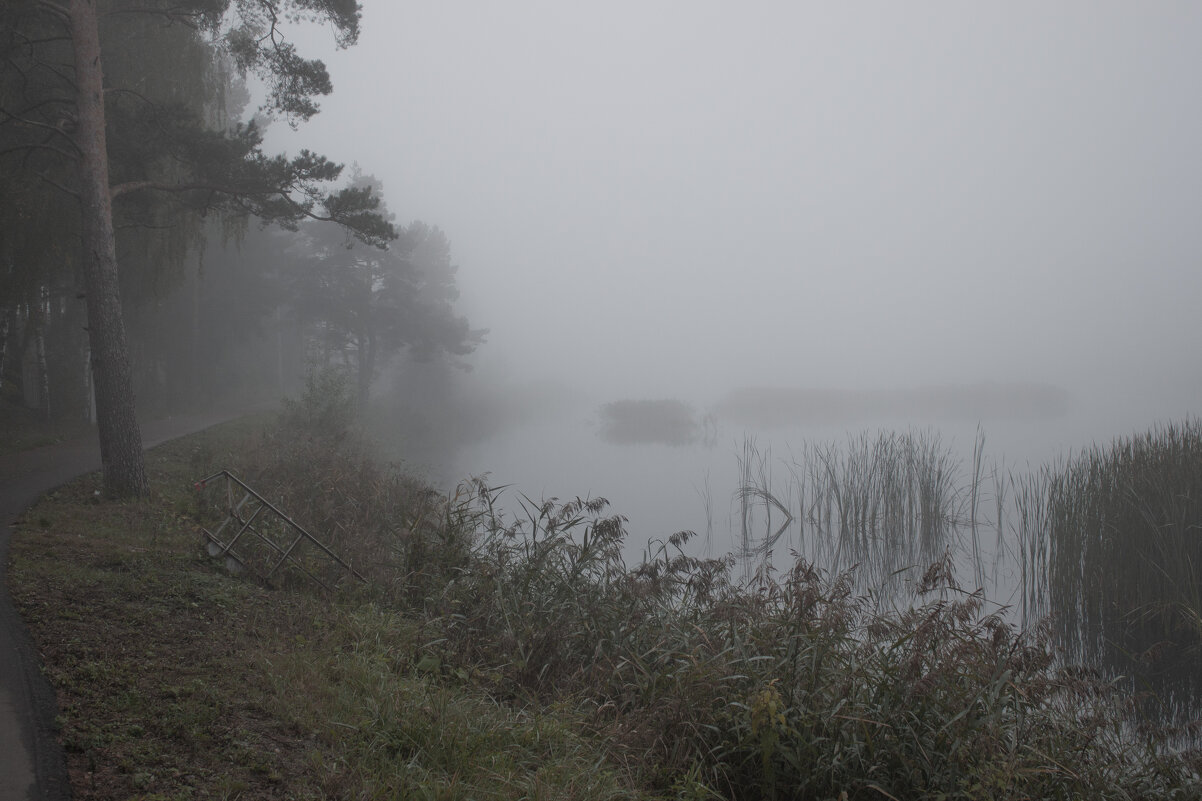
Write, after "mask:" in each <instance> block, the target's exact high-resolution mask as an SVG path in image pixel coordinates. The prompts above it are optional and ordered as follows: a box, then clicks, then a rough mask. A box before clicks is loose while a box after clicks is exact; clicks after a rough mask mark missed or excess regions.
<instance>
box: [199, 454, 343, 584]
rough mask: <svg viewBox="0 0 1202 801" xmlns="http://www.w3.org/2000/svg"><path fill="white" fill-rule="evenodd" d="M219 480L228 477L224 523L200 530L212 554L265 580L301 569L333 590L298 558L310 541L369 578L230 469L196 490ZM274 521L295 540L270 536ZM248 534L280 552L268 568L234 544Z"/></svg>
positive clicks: (200, 482) (201, 483)
mask: <svg viewBox="0 0 1202 801" xmlns="http://www.w3.org/2000/svg"><path fill="white" fill-rule="evenodd" d="M219 479H224V480H225V481H224V484H225V499H226V502H225V509H226V516H225V519H224V520H223V521H222V522H221V525H220V526H218V527H217V529H216V531H210V530H209V529H207V528H205V527H204V526H201V530H202V531H203V532H204V534H205V537H206V538H207V539H208V552H209V555H210V556H213V557H224V558H225V559H226V564H227V565H229V564H230V560H233V562H234V563H235V564H237V565H238V567H239V568H241V569H246V570H250V571H251V572H252V573H254V574H255V575H257V576H258V577H259V578H260V579H261V580H263V581H264V582H269V581H270V580H271V577H272V576H273V575H275V573H276V571H277V570H279V569H280V568H281V567H291V568H294V569H296V570H298V571H300V572H301V573H303V574H304V575H305V576H308V577H309V578H310V579H312V580H313V581H315V582H316V583H317V584H319V585H321V586H322V587H323V588H325V589H326V590H332V588H331V587H330V586H329V585H328V584H326V582H324V581H322V580H321V579H320V578H319V577H317V576H316V575H314V574H313V573H312V572H311V571H310V570H308V569H307V568H306V567H305V566H304V565H303V564H301V562H300V560H299V559H298V558H297V557H296V555H295V554H296V548H297V546H298V545H300V544H302V543H306V542H307V543H309V544H311V545H313V546H314V547H316V548H317V550H318V552H320V553H322V554H324V555H325V556H326V557H328V558H329V559H330V560H332V561H333V562H336V563H337V564H339V565H341V566H342V567H343V568H345V570H346V575H349V576H351V577H353V578H356V579H358V580H359V581H366V580H367V579H365V578H364V577H363V576H362V575H361V574H360V573H359V572H358V571H357V570H355V569H354V567H352V566H351V565H350V564H349V563H348V562H346V561H345V560H343V559H342V557H340V556H339V555H338V554H336V553H334V551H332V550H331V549H330V548H329V547H328V546H327V545H326V544H325V543H323V542H321V541H320V540H319V539H317V537H315V536H313V535H312V534H310V533H309V532H308V531H307V530H306V529H305V528H304V527H303V526H301V525H300V524H299V523H297V522H296V521H295V520H293V519H292V518H291V517H289V516H288V515H286V514H284V513H283V512H282V511H280V510H279V509H278V508H276V506H275V505H274V504H272V503H271V502H270V501H268V500H267V499H266V498H264V497H263V496H262V495H260V494H259V493H258V492H256V491H255V490H254V489H252V488H251V487H250V486H249V485H248V484H247V483H246V482H244V481H242V480H241V479H240V478H238V477H237V476H235V475H234V474H233V473H231V472H230V471H229V470H221V471H219V472H217V473H214V474H213V475H211V476H208V477H207V478H203V479H201V480H200V481H197V482H196V485H195V486H196V490H197V492H198V493H199V492H203V491H204V490H206V489H207V488H208V487H209V484H210V483H211V482H213V481H215V480H219ZM235 488H237V492H235ZM239 494H240V495H241V498H240V499H239V500H238V501H237V503H235V502H234V498H235V496H237V495H239ZM260 516H263V520H262V521H260V522H259V524H258V525H256V521H259V520H260ZM271 520H276V521H278V522H279V523H280V524H282V529H283V531H284V532H292V533H294V534H295V536H294V537H292V541H291V542H290V543H287V544H286V546H285V544H284V543H283V542H277V541H276V540H275V539H273V538H272V537H271V536H269V533H268V531H267V528H268V525H269V522H268V521H271ZM231 527H237V533H235V534H234V535H233V537H232V538H231V539H230V541H229V542H228V543H227V542H223V541H222V539H221V537H222V535H223V533H224V532H225V531H226V529H227V528H231ZM247 534H249V535H251V536H252V537H253V538H257V539H258V540H259V541H260V542H262V543H263V544H264V545H266V546H267V548H268V549H269V551H271V552H274V554H276V555H278V559H269V560H265V561H267V562H268V564H269V567H268V568H267V569H266V570H263V569H261V568H260V567H258V566H256V565H255V564H254V561H255V560H253V559H251V558H249V557H248V556H247V555H246V554H247V549H246V548H243V549H242V553H239V552H238V551H235V550H234V546H235V545H237V544H238V543H239V541H240V540H242V539H243V538H244V537H245V535H247Z"/></svg>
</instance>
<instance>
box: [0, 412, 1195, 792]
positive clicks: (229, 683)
mask: <svg viewBox="0 0 1202 801" xmlns="http://www.w3.org/2000/svg"><path fill="white" fill-rule="evenodd" d="M221 467H230V468H232V469H234V470H235V471H236V472H238V473H239V475H242V476H243V477H245V478H247V480H248V481H249V482H250V483H251V484H252V485H253V486H256V487H257V488H259V489H260V491H262V492H264V494H265V495H267V496H268V497H270V498H272V500H273V502H276V503H277V504H278V505H280V506H281V508H283V509H286V510H287V511H288V512H289V514H290V515H292V516H293V517H294V518H296V519H297V520H299V521H302V522H303V523H305V524H306V525H309V526H310V527H311V528H312V529H314V530H315V531H320V532H327V533H328V536H329V537H330V539H331V540H332V542H333V544H334V546H335V548H336V549H338V550H339V552H340V553H343V554H344V555H346V556H347V557H348V558H350V559H352V561H353V563H354V564H356V565H357V566H359V567H360V568H361V569H362V572H363V573H364V574H365V575H366V576H367V578H368V579H369V581H368V582H366V583H359V582H351V583H347V584H346V586H345V588H344V589H343V590H341V591H340V592H339V593H337V594H336V595H333V596H331V595H329V594H326V593H324V592H322V591H320V590H318V589H316V588H315V587H313V586H312V585H311V583H310V582H308V581H307V580H304V579H300V578H295V577H287V576H285V577H284V578H282V579H281V580H280V581H278V582H276V583H275V585H274V586H271V587H268V586H264V585H263V584H261V583H260V582H256V581H254V580H251V579H250V578H247V577H245V576H243V577H234V576H230V575H228V574H226V573H225V572H224V570H223V569H222V568H221V567H220V565H218V564H216V563H214V562H212V561H211V560H209V559H208V558H207V557H206V556H205V555H204V552H203V548H202V545H203V542H202V538H201V536H200V535H199V530H198V524H197V518H198V516H199V517H201V518H202V519H205V520H209V519H211V517H212V516H213V515H215V514H216V513H218V512H219V511H220V510H219V509H218V508H215V506H214V505H213V504H212V503H209V502H199V503H198V499H197V495H196V491H195V490H194V489H193V482H194V481H195V480H196V479H197V478H199V477H201V476H203V475H207V474H208V473H209V472H211V471H213V470H214V469H217V468H221ZM149 468H150V470H151V471H152V483H153V487H154V491H153V494H152V495H151V497H150V498H148V499H147V500H145V501H139V502H136V503H98V502H97V500H96V499H97V497H98V496H97V495H96V494H95V490H96V489H97V488H98V485H97V484H96V482H95V480H94V479H85V480H82V481H80V482H76V483H75V484H73V485H71V486H69V487H67V488H65V489H64V490H61V491H60V492H58V493H56V494H54V495H53V496H51V497H49V498H47V499H46V500H44V501H43V502H42V503H41V504H39V505H38V506H37V507H35V509H33V510H32V511H31V512H30V513H29V515H28V516H27V518H26V520H25V523H24V525H23V526H22V530H21V532H20V533H19V535H18V536H17V537H15V538H14V542H13V566H12V568H11V571H10V580H11V583H12V589H13V593H14V595H15V597H16V600H17V603H18V606H19V608H20V609H21V611H22V613H23V614H24V615H25V617H26V620H27V621H28V623H29V626H30V628H31V630H32V632H33V635H34V638H35V640H36V641H37V642H38V643H39V645H40V647H41V649H42V652H43V655H44V659H45V662H46V664H47V669H48V671H49V672H50V676H51V679H52V681H53V682H54V684H55V686H56V687H57V688H58V690H59V693H60V704H61V706H62V708H63V712H62V724H63V741H64V744H65V746H66V749H67V754H68V760H69V766H70V771H71V775H72V780H73V784H74V786H75V789H76V793H77V795H78V796H79V797H81V798H127V797H130V796H133V797H145V798H180V799H184V798H246V799H251V798H319V797H339V798H356V799H357V798H391V797H397V798H548V799H551V798H581V799H586V798H587V799H593V798H640V797H644V798H698V799H700V798H731V799H760V798H797V799H823V798H832V799H833V798H849V799H868V798H873V799H879V798H897V799H952V798H959V799H1011V798H1040V799H1042V798H1066V799H1067V798H1080V797H1088V798H1099V799H1108V798H1114V799H1119V798H1123V799H1134V798H1166V799H1167V798H1195V797H1198V793H1199V790H1200V787H1202V785H1200V784H1199V780H1198V775H1197V770H1198V767H1199V764H1198V763H1199V760H1198V759H1197V758H1196V757H1188V756H1187V757H1181V756H1170V755H1166V754H1165V753H1164V752H1163V751H1162V750H1159V749H1158V748H1157V745H1158V741H1157V737H1158V736H1159V734H1158V733H1156V732H1152V731H1141V730H1138V729H1134V728H1131V727H1129V726H1124V725H1121V724H1122V721H1123V720H1124V716H1125V715H1126V714H1127V713H1128V712H1129V711H1130V709H1131V700H1132V699H1129V698H1126V697H1124V696H1123V695H1122V694H1120V693H1117V692H1115V691H1114V689H1113V688H1112V687H1110V686H1109V685H1107V684H1105V683H1103V682H1101V681H1100V680H1099V679H1097V678H1096V677H1095V676H1094V675H1093V674H1092V673H1090V672H1089V671H1083V670H1074V669H1065V668H1062V667H1059V666H1058V665H1057V662H1056V661H1055V660H1054V659H1053V653H1052V651H1051V648H1050V646H1049V644H1048V636H1047V632H1046V631H1043V630H1038V631H1032V632H1026V633H1023V632H1018V631H1016V630H1014V629H1013V628H1012V627H1011V626H1009V625H1007V624H1006V623H1005V622H1004V621H1003V620H1002V619H1001V618H1000V617H999V616H997V615H995V614H990V612H989V610H987V609H986V607H985V605H984V603H983V601H982V599H981V598H980V597H979V596H978V595H976V594H971V593H965V592H963V591H961V590H960V589H959V588H957V587H955V586H954V583H953V582H952V580H951V577H950V572H949V571H948V569H947V566H946V565H945V564H938V563H937V564H936V565H934V566H933V567H932V569H931V570H930V571H928V574H927V576H926V577H925V578H924V581H923V583H922V586H921V587H920V590H919V596H918V597H917V598H916V599H915V605H914V606H913V608H907V609H904V610H899V611H895V612H884V613H882V612H880V611H879V609H878V606H877V604H875V603H872V602H871V599H865V598H862V597H858V596H857V595H856V594H855V593H854V592H853V591H852V589H851V587H852V582H851V581H850V580H849V578H848V576H847V575H841V576H833V577H832V576H826V575H824V574H822V573H821V572H819V571H816V570H814V569H812V568H810V567H809V566H807V565H804V564H800V565H798V566H797V567H796V569H795V570H793V571H791V572H789V573H788V574H786V575H782V576H772V575H767V576H760V577H759V579H758V580H757V581H755V582H754V583H752V584H751V585H750V586H746V585H743V584H741V583H739V582H737V581H735V580H734V579H732V577H731V563H730V562H728V561H722V560H718V561H715V560H698V559H695V558H693V557H691V556H689V555H687V553H686V552H687V537H686V536H684V535H681V536H678V537H674V538H672V539H670V540H669V541H667V542H664V543H659V544H653V545H652V546H651V547H650V548H649V549H648V552H647V555H646V558H645V559H644V560H643V561H642V563H640V564H638V565H633V566H628V565H626V564H625V563H624V562H623V561H622V557H621V553H622V547H621V545H622V540H623V537H624V536H625V533H624V530H623V521H622V519H621V518H620V517H616V516H614V515H612V514H609V512H608V510H607V509H606V505H605V503H604V501H602V500H600V499H575V500H571V501H567V502H563V503H560V502H538V503H534V502H528V503H526V504H525V505H524V506H523V509H524V514H522V515H520V516H519V517H517V518H508V517H505V516H503V515H502V514H500V513H499V512H498V511H497V507H496V504H495V501H496V498H497V493H496V492H495V491H494V490H492V489H490V488H489V487H487V486H486V485H485V484H483V483H480V482H477V483H474V484H470V485H466V486H465V487H464V488H463V489H462V490H461V492H460V493H458V494H456V495H453V496H451V497H449V498H448V497H441V496H439V495H437V494H436V493H432V492H430V491H429V490H427V489H425V488H423V487H422V486H421V485H420V484H419V483H417V482H415V481H413V480H412V479H410V478H407V477H405V476H404V475H403V474H401V473H399V472H397V471H396V470H394V469H391V468H388V467H386V466H381V465H378V464H376V463H374V462H373V461H371V459H370V458H369V457H368V455H367V454H366V453H365V451H364V450H363V449H361V447H360V446H358V445H357V444H356V443H355V441H354V438H353V435H351V434H350V433H349V432H348V431H347V430H346V427H345V421H344V420H343V419H342V418H341V416H340V413H339V409H338V408H336V406H335V407H328V406H322V405H320V404H317V405H315V404H313V403H310V404H309V405H308V406H305V405H303V404H302V405H298V406H294V407H292V408H291V409H290V410H289V411H288V413H287V414H286V415H285V416H284V420H283V422H282V423H281V424H280V426H278V427H274V428H272V429H270V430H263V429H262V427H261V426H259V425H256V426H252V427H249V428H247V427H246V426H243V427H242V428H239V427H238V426H227V427H224V428H222V429H219V430H216V431H212V432H208V433H206V434H202V435H199V436H197V437H192V438H188V439H185V440H182V441H179V442H176V443H173V444H171V445H169V446H166V447H164V448H160V449H158V450H156V451H154V452H153V454H152V457H151V460H150V464H149ZM1191 760H1192V762H1191Z"/></svg>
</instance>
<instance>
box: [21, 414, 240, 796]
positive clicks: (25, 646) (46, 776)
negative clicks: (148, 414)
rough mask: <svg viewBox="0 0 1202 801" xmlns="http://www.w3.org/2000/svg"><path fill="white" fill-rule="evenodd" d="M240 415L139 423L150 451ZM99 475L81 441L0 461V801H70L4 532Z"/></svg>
mask: <svg viewBox="0 0 1202 801" xmlns="http://www.w3.org/2000/svg"><path fill="white" fill-rule="evenodd" d="M247 411H248V410H240V411H236V412H234V411H228V410H226V411H212V412H207V413H199V414H187V415H179V416H176V417H169V418H164V419H159V420H151V421H144V422H143V423H142V440H143V443H144V444H145V447H147V448H151V447H154V446H155V445H158V444H160V443H162V442H166V441H167V440H171V439H175V438H176V437H182V436H184V435H185V434H191V433H193V432H196V431H201V430H203V429H206V428H209V427H210V426H214V425H216V424H217V423H221V422H224V421H225V420H230V419H233V418H235V417H239V416H241V415H243V414H245V413H246V412H247ZM99 469H100V445H99V443H98V442H97V440H96V437H95V436H94V435H93V436H92V437H90V438H87V439H80V440H76V441H72V442H63V443H59V444H56V445H48V446H45V447H42V448H36V449H34V450H29V451H24V452H22V453H17V454H10V455H4V456H0V801H61V800H62V799H68V798H70V797H71V785H70V782H69V781H68V778H67V765H66V760H65V759H64V757H63V751H62V747H61V745H60V744H59V742H58V740H57V739H56V735H57V731H58V730H57V726H56V725H55V717H56V716H57V714H58V702H57V700H56V697H55V693H54V688H53V687H51V686H50V682H49V681H47V679H46V677H45V675H44V674H43V673H42V666H41V660H40V659H39V657H38V653H37V649H36V648H34V645H33V641H32V640H31V639H30V638H29V632H28V631H26V629H25V624H24V622H23V621H22V620H21V618H20V616H19V615H18V614H17V612H16V609H14V607H13V603H12V597H11V596H10V595H9V592H8V581H7V575H8V548H9V541H10V539H11V538H12V528H11V524H12V523H13V522H14V521H16V520H17V519H19V518H20V516H21V515H22V514H23V513H24V512H25V510H26V509H28V508H29V507H30V506H31V505H32V504H33V503H34V501H36V500H37V499H38V498H40V497H41V496H42V495H44V494H45V493H47V492H49V491H50V490H52V489H54V488H55V487H58V486H61V485H62V484H65V483H66V482H68V481H70V480H71V479H73V478H75V477H76V476H80V475H83V474H85V473H91V472H93V471H95V470H99Z"/></svg>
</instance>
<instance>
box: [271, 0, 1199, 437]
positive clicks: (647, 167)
mask: <svg viewBox="0 0 1202 801" xmlns="http://www.w3.org/2000/svg"><path fill="white" fill-rule="evenodd" d="M363 6H364V15H363V35H362V37H361V40H360V43H359V45H358V46H357V47H356V48H354V49H351V50H349V51H343V52H338V53H330V54H328V55H327V56H326V61H327V64H328V66H329V68H330V72H331V75H332V77H333V80H334V86H335V93H334V95H332V96H331V97H329V98H327V99H325V100H324V102H323V103H322V108H323V110H322V113H321V114H320V115H319V116H318V117H316V118H315V119H314V120H313V121H312V122H310V123H309V124H306V125H304V126H302V128H301V130H300V132H299V133H298V134H295V135H284V134H285V131H282V130H281V131H279V132H278V133H277V134H275V135H273V140H272V142H273V143H274V145H275V147H277V148H278V149H287V150H290V151H292V152H295V151H296V150H297V149H299V148H300V147H302V146H307V147H311V148H314V149H316V150H319V151H320V152H324V153H326V154H327V155H329V156H331V157H333V158H335V159H338V160H341V161H345V162H348V163H349V162H356V161H357V162H358V163H359V164H360V165H362V167H363V169H364V170H365V171H367V172H369V173H372V174H374V175H376V176H378V177H379V178H380V179H382V180H383V182H384V186H385V195H386V198H387V201H388V203H389V205H390V207H391V208H392V209H393V210H394V211H396V212H397V213H398V215H399V216H400V217H401V218H402V220H406V221H407V220H410V219H414V218H420V219H423V220H425V221H427V222H429V223H432V224H437V225H439V226H441V227H442V228H443V229H444V230H445V231H446V232H447V233H448V235H449V237H450V239H451V243H452V248H453V252H454V255H455V258H456V261H457V262H458V263H459V264H460V265H461V270H460V275H459V280H460V286H461V288H462V291H463V301H462V309H463V311H464V312H465V313H467V314H468V315H469V316H470V318H471V319H472V322H473V323H474V324H476V325H479V326H486V327H488V328H490V329H491V330H492V333H491V335H490V341H489V344H488V345H487V346H485V348H484V349H483V350H482V351H481V354H480V357H479V360H480V361H487V362H490V363H491V364H493V365H502V366H505V367H507V368H510V367H512V368H521V369H523V370H528V371H529V372H530V373H531V374H545V375H551V374H558V375H562V376H574V377H576V378H579V380H580V381H581V383H582V384H583V386H585V387H586V388H587V389H589V390H590V391H592V392H595V393H597V395H598V396H599V400H609V399H611V398H614V397H682V398H685V399H692V400H694V401H698V402H705V401H706V400H709V399H713V398H716V397H719V396H720V395H722V394H723V393H724V392H726V391H727V390H730V389H732V388H734V387H737V386H741V385H765V384H775V385H789V386H823V387H825V386H841V387H896V386H913V385H918V384H923V383H959V382H975V381H981V380H996V381H1037V382H1050V383H1055V384H1058V385H1061V386H1064V387H1066V388H1067V389H1069V390H1070V391H1073V392H1078V393H1080V392H1084V393H1086V394H1088V393H1094V392H1106V393H1109V392H1111V391H1113V392H1114V393H1115V394H1116V395H1117V394H1121V395H1124V396H1133V397H1136V398H1137V399H1142V400H1141V402H1145V403H1147V404H1148V409H1149V412H1148V413H1149V414H1154V415H1159V414H1181V413H1182V412H1183V411H1185V410H1186V408H1185V407H1187V406H1188V407H1190V408H1192V409H1193V411H1197V407H1196V406H1195V405H1193V399H1194V398H1195V397H1198V396H1199V395H1202V358H1200V350H1202V347H1200V346H1202V309H1200V306H1202V303H1200V301H1202V269H1200V266H1202V155H1200V148H1202V47H1200V46H1199V43H1200V42H1202V3H1196V2H1176V3H1169V2H1138V3H1136V2H1113V3H1103V2H1093V1H1091V2H1059V1H1056V2H1047V0H1040V1H1039V2H1009V1H1008V2H993V3H985V2H970V3H966V2H908V3H895V2H878V3H861V2H846V3H844V2H840V3H836V2H829V3H804V2H748V3H739V4H736V3H733V2H697V1H696V0H689V1H688V2H686V1H685V0H679V1H678V2H653V1H652V2H648V1H647V0H642V1H640V2H624V1H622V0H607V1H606V2H604V3H577V2H572V3H568V2H562V1H561V0H547V1H546V2H525V1H524V0H514V1H513V2H504V3H501V2H495V3H494V2H449V1H448V0H437V2H404V3H399V2H393V0H363ZM327 41H328V37H318V38H315V39H312V40H309V39H305V40H303V41H302V45H303V46H305V47H307V48H308V51H309V52H310V53H312V52H315V50H314V48H313V47H312V45H313V44H314V43H320V44H323V45H324V44H325V43H326V42H327ZM283 127H284V126H282V125H280V126H277V128H283ZM1149 422H1150V421H1149Z"/></svg>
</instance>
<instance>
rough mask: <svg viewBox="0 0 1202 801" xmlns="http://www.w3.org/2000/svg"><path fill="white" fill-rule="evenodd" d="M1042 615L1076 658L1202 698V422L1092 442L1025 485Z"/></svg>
mask: <svg viewBox="0 0 1202 801" xmlns="http://www.w3.org/2000/svg"><path fill="white" fill-rule="evenodd" d="M1023 489H1024V491H1025V493H1026V494H1025V495H1024V496H1023V500H1024V503H1025V505H1024V507H1023V510H1024V515H1023V516H1022V517H1020V520H1019V531H1020V536H1021V541H1022V542H1023V543H1024V556H1025V559H1024V563H1023V564H1024V569H1025V571H1026V575H1027V576H1028V577H1029V580H1030V586H1029V587H1028V589H1027V591H1026V593H1025V594H1024V595H1025V597H1030V598H1031V607H1032V610H1033V611H1034V612H1035V613H1043V612H1045V611H1046V612H1048V613H1050V614H1051V615H1052V617H1053V619H1054V620H1055V622H1056V633H1057V638H1058V641H1059V643H1060V644H1061V645H1062V647H1063V648H1064V649H1065V651H1066V653H1067V654H1068V655H1069V656H1070V658H1073V659H1076V660H1079V661H1082V662H1086V663H1089V664H1093V665H1097V666H1099V667H1100V668H1102V669H1103V670H1105V671H1107V673H1109V674H1111V675H1121V676H1126V677H1128V678H1129V683H1130V686H1131V687H1132V688H1133V689H1140V690H1147V691H1150V695H1149V696H1148V697H1149V699H1150V701H1149V702H1150V703H1152V704H1155V705H1156V706H1157V707H1159V708H1160V709H1161V710H1164V711H1167V712H1169V713H1170V714H1172V715H1173V716H1176V717H1181V716H1182V715H1185V716H1187V717H1196V714H1195V713H1194V711H1193V710H1196V709H1198V705H1199V703H1200V702H1202V616H1200V615H1202V422H1200V421H1198V420H1190V421H1186V422H1184V423H1179V424H1167V425H1161V426H1157V427H1155V428H1153V429H1152V430H1150V431H1148V432H1146V433H1144V434H1140V435H1136V436H1131V437H1125V438H1120V439H1116V440H1115V441H1114V442H1113V443H1111V444H1110V445H1109V446H1106V447H1099V446H1095V447H1092V448H1089V449H1088V450H1086V451H1084V452H1082V453H1081V454H1079V455H1077V456H1076V457H1074V458H1071V459H1068V460H1066V461H1064V462H1063V463H1060V464H1058V465H1054V466H1052V467H1050V468H1047V469H1045V470H1044V471H1043V472H1042V473H1041V474H1040V475H1039V476H1038V477H1036V478H1035V479H1032V480H1030V481H1028V483H1027V484H1025V485H1024V487H1023Z"/></svg>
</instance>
